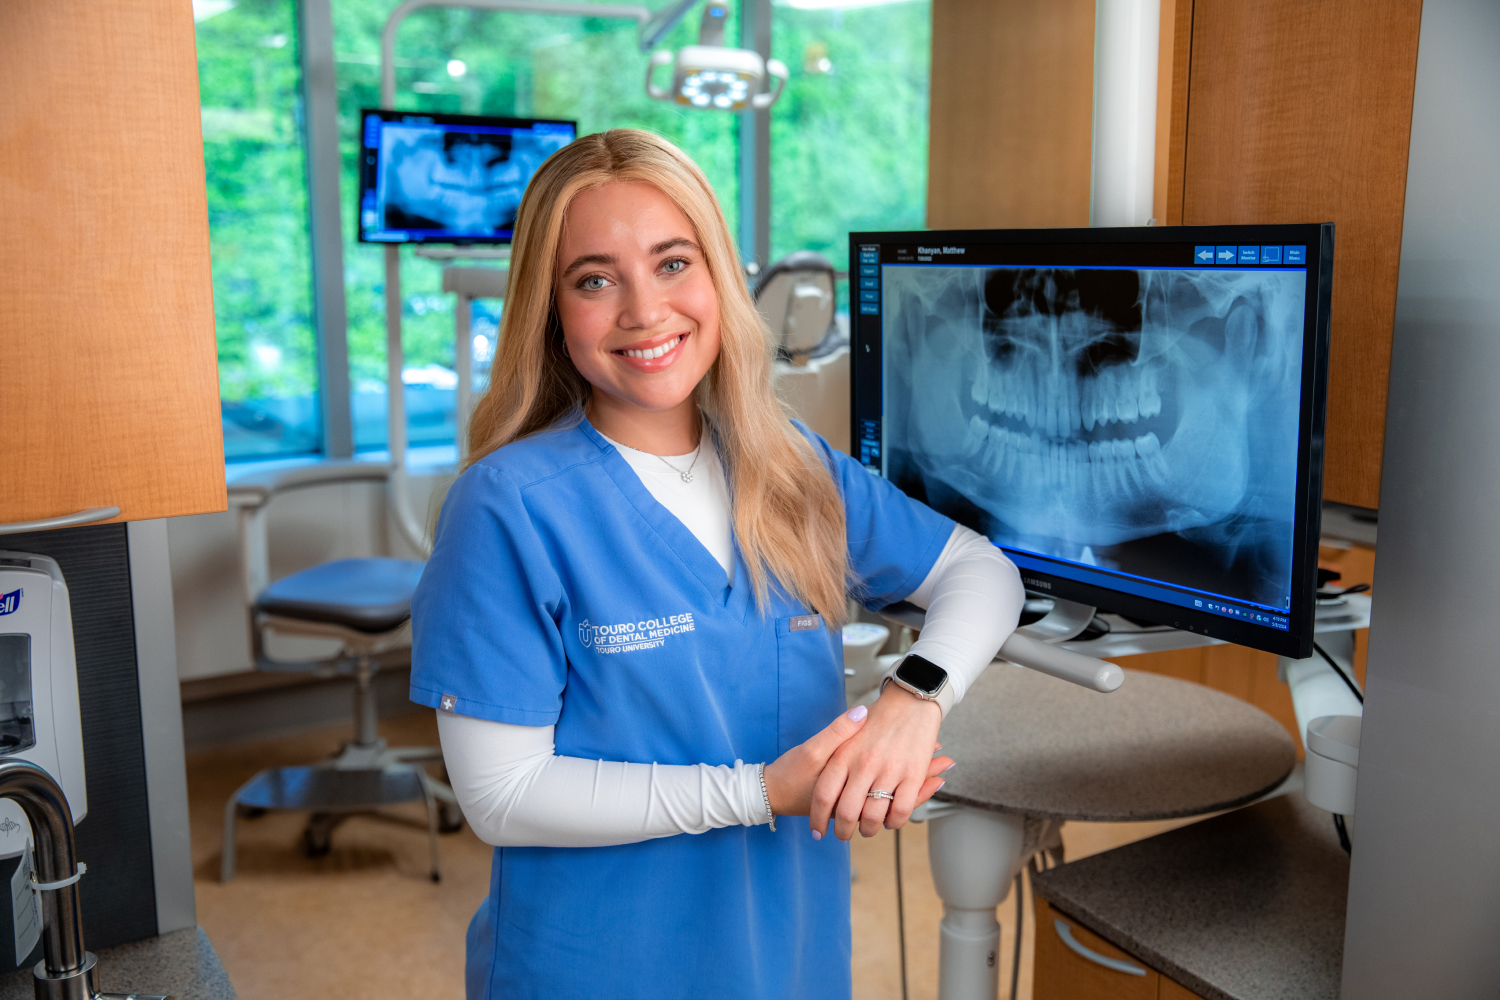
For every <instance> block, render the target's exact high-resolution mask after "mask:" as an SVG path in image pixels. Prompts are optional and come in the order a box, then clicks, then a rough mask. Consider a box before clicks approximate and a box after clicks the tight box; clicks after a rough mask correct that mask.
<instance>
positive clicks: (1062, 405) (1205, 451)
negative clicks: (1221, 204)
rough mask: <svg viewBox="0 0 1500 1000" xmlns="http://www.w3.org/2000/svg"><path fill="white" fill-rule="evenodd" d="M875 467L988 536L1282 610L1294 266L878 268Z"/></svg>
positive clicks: (1291, 465)
mask: <svg viewBox="0 0 1500 1000" xmlns="http://www.w3.org/2000/svg"><path fill="white" fill-rule="evenodd" d="M883 272H884V278H883V285H884V289H883V294H884V297H885V302H884V309H883V312H884V316H885V323H884V327H885V330H884V351H885V357H884V363H883V366H882V367H883V368H884V372H885V378H884V384H885V393H886V405H885V413H886V415H887V419H886V427H885V434H886V449H887V451H886V454H887V469H886V471H887V475H888V476H889V477H890V478H891V479H892V480H893V481H894V482H896V483H897V485H900V486H901V487H902V488H903V489H906V490H907V491H908V492H911V493H913V494H915V495H919V496H924V497H925V498H926V499H927V502H928V503H929V504H931V505H932V506H934V507H935V508H937V509H938V510H941V511H943V512H945V513H947V514H948V515H949V516H951V517H953V518H955V519H956V520H958V521H960V522H961V523H964V524H967V525H969V526H971V527H973V528H975V529H976V530H979V531H982V532H984V533H985V534H987V535H988V536H989V537H990V539H991V540H992V541H994V542H995V543H996V544H999V545H1003V546H1005V547H1007V548H1014V549H1019V550H1023V551H1026V552H1031V553H1035V554H1038V555H1044V556H1050V557H1053V558H1059V559H1066V560H1069V561H1072V562H1075V563H1082V564H1086V565H1091V566H1098V567H1104V568H1108V569H1113V570H1116V571H1120V572H1125V573H1130V574H1133V575H1138V576H1144V577H1150V578H1156V579H1170V580H1174V581H1176V582H1178V583H1180V584H1183V585H1186V586H1190V587H1195V588H1199V589H1203V590H1206V591H1211V592H1214V593H1218V594H1224V595H1231V596H1237V597H1241V598H1243V599H1246V600H1251V601H1256V602H1260V603H1263V604H1268V605H1272V606H1278V607H1282V608H1285V607H1288V606H1289V601H1290V593H1291V573H1292V538H1291V530H1292V529H1291V525H1292V523H1293V518H1292V516H1291V514H1292V511H1293V507H1294V504H1295V497H1296V483H1297V478H1296V473H1297V454H1298V452H1297V441H1298V426H1297V424H1298V414H1299V406H1298V400H1299V392H1300V378H1301V363H1302V343H1303V299H1304V296H1305V294H1306V289H1305V282H1306V279H1305V276H1304V274H1303V273H1302V272H1300V271H1284V270H1260V271H1245V270H1233V271H1230V270H1206V269H1191V268H1159V269H1157V268H1120V267H1077V268H1050V267H1044V268H1014V267H952V266H942V265H915V266H886V267H885V268H883Z"/></svg>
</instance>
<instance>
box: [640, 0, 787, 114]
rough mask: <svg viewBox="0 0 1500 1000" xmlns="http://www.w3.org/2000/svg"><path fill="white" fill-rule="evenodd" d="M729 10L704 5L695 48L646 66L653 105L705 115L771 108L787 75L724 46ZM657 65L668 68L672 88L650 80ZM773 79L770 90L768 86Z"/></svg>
mask: <svg viewBox="0 0 1500 1000" xmlns="http://www.w3.org/2000/svg"><path fill="white" fill-rule="evenodd" d="M728 19H729V8H728V6H727V5H725V4H723V3H715V2H712V0H710V3H709V4H708V5H707V6H706V7H704V8H703V22H702V25H701V27H699V29H698V44H697V45H687V46H684V47H683V48H681V49H679V50H678V51H677V52H676V53H675V54H674V53H672V52H666V51H662V52H656V53H653V54H652V56H651V61H650V62H649V63H648V64H647V66H646V93H647V94H649V95H650V96H651V97H653V98H654V99H656V100H658V101H675V102H676V103H678V104H684V105H687V106H688V107H690V108H702V109H703V110H705V111H744V110H747V109H754V110H757V111H759V110H763V109H765V108H769V107H770V106H771V105H773V104H775V103H776V100H777V98H779V97H780V96H781V92H782V91H783V90H784V89H785V88H786V82H787V78H788V76H789V75H790V74H789V72H788V70H787V68H786V64H785V63H783V62H781V60H779V59H762V58H761V55H760V53H758V52H755V51H754V50H752V49H736V48H730V47H728V46H726V45H725V44H724V23H725V22H726V21H727V20H728ZM662 66H671V67H672V85H671V86H670V87H661V86H658V85H657V84H656V83H655V82H654V81H653V80H652V77H653V76H654V75H655V74H656V71H657V70H658V69H659V68H660V67H662ZM771 80H775V81H776V85H775V89H774V90H772V89H770V81H771Z"/></svg>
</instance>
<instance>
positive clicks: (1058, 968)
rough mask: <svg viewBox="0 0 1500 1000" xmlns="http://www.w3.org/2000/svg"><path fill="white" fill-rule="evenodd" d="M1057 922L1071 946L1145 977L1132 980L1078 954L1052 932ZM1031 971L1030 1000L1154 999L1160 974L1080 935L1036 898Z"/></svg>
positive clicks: (1096, 938) (1101, 941)
mask: <svg viewBox="0 0 1500 1000" xmlns="http://www.w3.org/2000/svg"><path fill="white" fill-rule="evenodd" d="M1058 920H1061V921H1062V923H1063V926H1064V927H1065V928H1066V929H1067V932H1068V933H1069V934H1070V935H1071V936H1072V939H1073V942H1074V943H1075V944H1076V945H1078V946H1080V947H1082V948H1083V949H1086V950H1087V951H1089V952H1091V953H1093V954H1094V955H1096V956H1101V957H1103V958H1106V959H1108V960H1110V961H1114V962H1123V963H1126V964H1127V965H1129V966H1132V967H1135V968H1139V969H1142V970H1144V973H1145V974H1144V975H1132V974H1130V973H1128V972H1122V971H1120V970H1118V969H1114V968H1109V967H1107V966H1105V965H1103V964H1101V963H1099V962H1098V961H1095V960H1093V959H1091V958H1088V957H1085V956H1083V955H1080V954H1079V953H1078V952H1077V951H1075V950H1074V949H1073V948H1070V947H1069V946H1068V943H1067V942H1066V941H1065V940H1064V939H1063V936H1062V933H1061V932H1059V930H1058V928H1057V921H1058ZM1034 968H1035V969H1036V972H1035V978H1034V980H1033V986H1032V992H1031V995H1032V998H1033V1000H1157V995H1158V992H1159V990H1160V985H1159V981H1160V979H1161V976H1160V974H1158V973H1157V972H1156V971H1154V970H1152V969H1149V968H1146V967H1145V966H1143V965H1141V964H1140V963H1139V962H1137V961H1136V960H1135V959H1134V958H1133V957H1131V956H1130V955H1127V954H1125V952H1123V951H1121V950H1120V949H1118V948H1116V947H1115V946H1114V945H1112V944H1109V943H1107V942H1106V941H1105V940H1104V939H1103V938H1100V937H1099V936H1098V935H1096V934H1093V933H1091V932H1089V931H1086V930H1084V929H1083V928H1082V927H1081V926H1079V924H1078V923H1077V922H1076V921H1074V920H1072V919H1071V918H1069V917H1065V916H1063V915H1062V914H1061V913H1058V912H1057V911H1056V910H1054V909H1052V907H1051V906H1049V905H1047V902H1046V901H1045V900H1041V899H1038V900H1037V904H1036V965H1035V967H1034Z"/></svg>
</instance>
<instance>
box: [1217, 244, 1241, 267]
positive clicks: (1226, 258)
mask: <svg viewBox="0 0 1500 1000" xmlns="http://www.w3.org/2000/svg"><path fill="white" fill-rule="evenodd" d="M1239 255H1240V251H1239V247H1219V254H1218V257H1219V263H1220V264H1233V263H1234V262H1235V260H1236V258H1238V257H1239Z"/></svg>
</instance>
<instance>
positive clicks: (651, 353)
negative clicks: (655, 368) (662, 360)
mask: <svg viewBox="0 0 1500 1000" xmlns="http://www.w3.org/2000/svg"><path fill="white" fill-rule="evenodd" d="M681 341H682V338H681V337H673V338H672V339H671V340H669V341H667V342H666V343H665V344H661V345H659V346H657V347H653V348H650V349H637V350H630V351H621V352H620V353H621V354H624V355H625V356H626V357H627V358H641V359H642V360H646V361H649V360H651V359H653V358H659V357H661V356H662V355H664V354H666V353H668V352H669V351H671V350H672V348H674V347H676V346H677V345H678V344H679V343H680V342H681Z"/></svg>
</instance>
